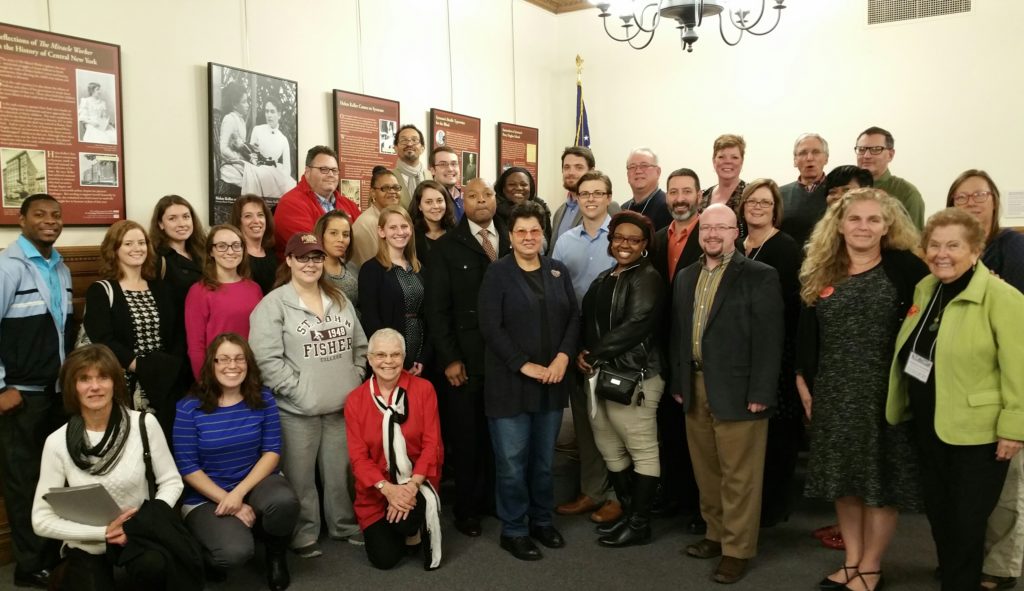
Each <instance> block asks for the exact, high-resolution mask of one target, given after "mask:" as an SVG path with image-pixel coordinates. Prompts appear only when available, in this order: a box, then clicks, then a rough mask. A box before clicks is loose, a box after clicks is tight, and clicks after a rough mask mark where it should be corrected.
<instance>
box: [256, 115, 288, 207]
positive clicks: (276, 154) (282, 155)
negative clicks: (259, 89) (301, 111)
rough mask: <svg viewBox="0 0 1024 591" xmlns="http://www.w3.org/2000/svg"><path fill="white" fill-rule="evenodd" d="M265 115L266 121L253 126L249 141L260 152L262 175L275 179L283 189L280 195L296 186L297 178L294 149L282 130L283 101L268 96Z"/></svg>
mask: <svg viewBox="0 0 1024 591" xmlns="http://www.w3.org/2000/svg"><path fill="white" fill-rule="evenodd" d="M263 115H264V118H265V119H266V123H262V124H260V125H257V126H256V127H253V128H252V133H251V134H250V135H249V143H250V144H251V145H252V147H253V148H255V149H256V150H257V151H258V152H259V158H258V163H259V168H260V170H261V175H260V176H265V177H269V178H270V179H272V180H274V181H275V182H276V183H277V185H278V186H277V190H279V191H281V192H280V193H278V195H284V194H285V192H287V191H289V190H290V189H291V188H292V187H294V186H295V179H294V178H292V150H291V147H290V146H289V144H288V138H287V136H285V134H284V132H282V131H281V102H280V101H278V100H277V99H275V98H272V97H268V98H267V99H266V101H264V105H263ZM269 188H270V187H264V189H269ZM264 194H265V195H266V193H264Z"/></svg>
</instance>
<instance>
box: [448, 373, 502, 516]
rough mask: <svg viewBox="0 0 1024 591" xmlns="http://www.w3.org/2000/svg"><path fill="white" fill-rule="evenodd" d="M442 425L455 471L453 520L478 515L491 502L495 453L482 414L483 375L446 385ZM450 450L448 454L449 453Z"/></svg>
mask: <svg viewBox="0 0 1024 591" xmlns="http://www.w3.org/2000/svg"><path fill="white" fill-rule="evenodd" d="M443 396H444V406H443V407H442V408H443V411H442V414H441V422H442V425H443V424H444V423H447V431H448V437H449V445H450V447H451V449H450V450H449V449H447V448H446V449H445V457H446V460H449V461H450V462H451V463H452V467H453V468H454V471H455V507H454V513H455V518H456V519H468V518H478V517H480V516H481V515H482V514H483V513H485V512H488V511H490V510H491V508H492V507H493V505H494V454H493V453H492V452H491V437H490V433H489V431H488V429H487V417H486V416H484V378H483V376H470V377H469V381H468V382H466V383H465V384H463V385H462V386H459V387H458V388H453V387H452V386H451V385H448V386H446V387H445V392H444V395H443ZM449 451H450V452H451V453H450V454H449V453H448V452H449Z"/></svg>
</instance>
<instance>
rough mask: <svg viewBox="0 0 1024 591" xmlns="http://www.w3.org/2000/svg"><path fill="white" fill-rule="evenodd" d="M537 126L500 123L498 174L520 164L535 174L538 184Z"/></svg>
mask: <svg viewBox="0 0 1024 591" xmlns="http://www.w3.org/2000/svg"><path fill="white" fill-rule="evenodd" d="M539 135H540V131H539V130H538V129H537V128H536V127H526V126H523V125H515V124H512V123H498V176H501V173H503V172H505V171H506V170H508V169H509V168H512V167H513V166H520V167H522V168H525V169H526V170H529V171H530V174H531V175H533V184H534V186H537V184H538V180H537V145H538V141H537V138H538V137H539Z"/></svg>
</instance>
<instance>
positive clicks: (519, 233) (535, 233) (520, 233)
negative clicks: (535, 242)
mask: <svg viewBox="0 0 1024 591" xmlns="http://www.w3.org/2000/svg"><path fill="white" fill-rule="evenodd" d="M543 233H544V232H543V231H542V230H541V229H540V228H530V229H529V230H527V229H526V228H519V229H518V230H512V235H514V236H515V237H516V238H519V239H522V238H526V237H527V236H529V237H530V238H537V237H539V236H540V235H541V234H543Z"/></svg>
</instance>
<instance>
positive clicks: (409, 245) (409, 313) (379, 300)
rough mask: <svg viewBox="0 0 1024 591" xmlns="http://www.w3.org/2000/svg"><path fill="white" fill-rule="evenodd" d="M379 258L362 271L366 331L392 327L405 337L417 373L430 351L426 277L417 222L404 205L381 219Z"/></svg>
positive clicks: (407, 364) (408, 360) (393, 207)
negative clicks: (418, 251)
mask: <svg viewBox="0 0 1024 591" xmlns="http://www.w3.org/2000/svg"><path fill="white" fill-rule="evenodd" d="M377 237H378V242H379V246H378V248H377V256H376V257H374V258H372V259H369V260H368V261H366V262H365V263H363V266H362V267H361V268H360V269H359V301H360V302H362V303H363V306H362V309H361V310H360V311H361V312H362V316H361V318H362V321H363V329H364V330H365V331H366V332H368V333H370V334H373V333H375V332H377V331H378V330H380V329H382V328H393V329H395V330H397V331H398V332H400V333H401V334H402V336H403V337H405V348H406V356H405V369H406V370H408V371H409V373H410V374H412V375H414V376H418V375H420V374H422V373H423V362H424V360H425V359H426V358H427V357H428V354H429V351H428V347H427V343H426V338H425V337H426V331H425V324H424V322H423V278H422V276H421V275H420V262H419V260H418V259H417V258H416V243H415V242H414V241H413V239H412V220H411V219H410V218H409V214H408V213H406V211H405V210H404V209H402V206H401V205H389V206H388V207H385V208H384V209H383V210H382V211H381V212H380V217H379V218H378V219H377Z"/></svg>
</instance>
